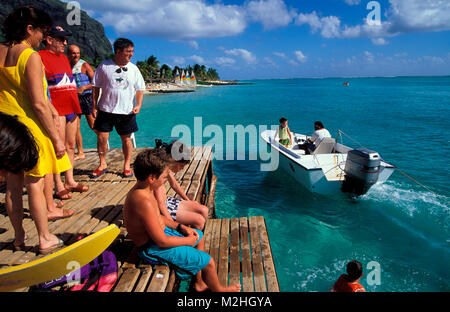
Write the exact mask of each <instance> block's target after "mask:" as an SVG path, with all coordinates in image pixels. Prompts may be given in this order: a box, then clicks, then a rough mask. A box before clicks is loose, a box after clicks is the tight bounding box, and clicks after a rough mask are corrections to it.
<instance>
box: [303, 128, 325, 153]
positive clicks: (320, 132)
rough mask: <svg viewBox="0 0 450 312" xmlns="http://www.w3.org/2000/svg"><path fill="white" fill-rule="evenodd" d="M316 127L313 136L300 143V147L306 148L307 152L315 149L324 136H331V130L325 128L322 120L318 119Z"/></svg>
mask: <svg viewBox="0 0 450 312" xmlns="http://www.w3.org/2000/svg"><path fill="white" fill-rule="evenodd" d="M314 129H315V130H316V131H314V133H313V134H312V135H311V137H310V138H309V139H307V140H306V142H305V143H303V144H302V145H299V148H300V149H302V150H304V151H305V153H306V154H310V153H311V152H313V151H315V150H316V148H317V146H319V144H320V142H322V140H323V139H324V138H331V134H330V132H329V131H328V130H327V129H325V127H324V126H323V123H322V122H321V121H316V122H315V123H314Z"/></svg>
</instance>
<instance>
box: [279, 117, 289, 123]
mask: <svg viewBox="0 0 450 312" xmlns="http://www.w3.org/2000/svg"><path fill="white" fill-rule="evenodd" d="M286 121H288V120H287V119H286V118H284V117H281V118H280V124H282V123H285V122H286Z"/></svg>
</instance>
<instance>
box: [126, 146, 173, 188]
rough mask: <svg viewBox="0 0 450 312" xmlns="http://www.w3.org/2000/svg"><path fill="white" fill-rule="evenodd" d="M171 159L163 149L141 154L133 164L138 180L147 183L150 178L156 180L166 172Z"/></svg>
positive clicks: (149, 150)
mask: <svg viewBox="0 0 450 312" xmlns="http://www.w3.org/2000/svg"><path fill="white" fill-rule="evenodd" d="M169 161H170V158H169V157H168V155H167V154H166V152H165V151H164V150H162V149H148V150H145V151H143V152H140V153H139V154H138V155H137V156H136V159H135V161H134V163H133V170H134V175H135V176H136V179H138V180H139V181H141V182H142V181H145V179H147V178H148V177H149V176H154V177H155V178H156V179H158V178H159V176H160V175H161V174H162V173H163V172H164V170H165V169H166V167H167V165H168V164H169Z"/></svg>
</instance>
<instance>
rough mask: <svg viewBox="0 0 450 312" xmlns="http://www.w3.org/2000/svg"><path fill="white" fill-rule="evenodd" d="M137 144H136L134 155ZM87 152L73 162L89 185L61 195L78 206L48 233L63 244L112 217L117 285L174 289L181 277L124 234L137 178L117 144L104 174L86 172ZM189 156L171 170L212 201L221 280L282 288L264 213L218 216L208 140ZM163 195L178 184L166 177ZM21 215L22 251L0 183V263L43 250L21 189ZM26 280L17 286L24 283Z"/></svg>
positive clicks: (211, 231)
mask: <svg viewBox="0 0 450 312" xmlns="http://www.w3.org/2000/svg"><path fill="white" fill-rule="evenodd" d="M142 150H143V149H142V148H138V149H135V151H134V155H133V158H134V157H135V155H136V154H137V153H139V152H140V151H142ZM85 154H86V156H87V157H86V159H83V160H78V161H77V162H76V163H75V170H74V175H75V179H76V181H78V182H82V183H84V184H85V185H87V186H89V191H87V192H85V193H72V199H70V200H66V201H64V202H65V204H64V208H68V209H73V210H75V214H74V215H73V216H71V217H70V218H67V219H62V220H57V221H53V222H49V229H50V231H51V232H52V233H54V234H56V235H59V236H61V238H62V239H63V240H64V241H65V242H66V245H70V244H72V243H74V242H75V241H76V240H77V239H78V237H79V236H80V235H83V234H85V235H89V234H92V233H95V232H97V231H99V230H101V229H103V228H105V227H106V226H108V225H109V224H116V225H117V226H118V227H119V228H120V230H121V234H120V235H119V237H118V238H117V239H116V241H115V242H114V243H113V244H112V245H111V246H110V250H112V251H113V252H114V253H115V255H116V257H117V260H118V265H119V275H118V281H117V283H116V285H115V286H114V288H113V291H115V292H171V291H177V289H178V285H179V281H178V278H177V276H176V274H175V272H174V271H173V270H172V269H171V268H169V267H167V266H165V265H148V264H142V263H141V262H140V261H139V259H138V256H137V254H136V251H135V246H134V244H133V242H132V241H131V240H130V239H129V238H128V237H127V231H126V229H125V227H124V224H123V216H122V208H123V203H124V201H125V198H126V195H127V193H128V191H129V190H130V189H131V188H132V187H133V185H134V183H135V178H134V177H132V178H122V176H121V173H122V162H123V156H122V151H121V149H112V150H110V151H109V152H108V154H107V162H108V170H109V172H108V173H107V174H104V175H103V176H101V177H99V178H98V179H91V178H90V174H91V173H92V171H93V170H94V169H96V168H97V165H98V157H97V153H96V151H95V150H86V151H85ZM192 156H193V157H192V158H191V159H192V160H191V162H190V163H189V164H188V165H186V166H185V168H184V169H183V170H182V171H180V172H178V173H177V174H176V176H175V177H176V179H177V181H178V182H179V183H180V185H181V187H182V188H183V189H184V190H185V192H186V194H187V195H188V197H189V198H190V199H192V200H196V201H198V202H200V203H202V204H204V205H206V206H208V207H209V210H210V211H209V219H208V221H207V223H206V226H205V230H204V232H205V238H204V239H205V249H206V252H208V253H210V254H211V256H212V257H213V259H214V260H215V262H216V266H217V269H218V274H219V278H220V281H221V282H222V283H224V284H229V283H231V284H233V283H237V282H240V283H241V284H242V285H243V291H246V292H253V291H264V292H265V291H269V292H276V291H279V285H278V279H277V276H276V271H275V266H274V262H273V257H272V252H271V248H270V242H269V237H268V234H267V228H266V224H265V221H264V218H263V217H249V218H240V219H237V218H236V219H215V191H216V182H217V177H216V176H215V175H214V173H213V167H212V149H211V147H194V148H193V149H192ZM166 188H167V189H168V192H167V195H169V196H175V195H176V194H175V192H174V190H173V189H171V188H170V187H169V185H168V183H167V185H166ZM23 199H24V208H25V215H24V221H23V225H24V228H25V230H26V233H27V240H26V241H25V245H26V249H25V250H24V251H13V246H12V242H13V240H14V231H13V229H12V226H11V224H10V222H9V218H8V216H7V213H6V210H5V205H4V203H5V187H2V188H0V267H5V266H12V265H20V264H23V263H27V262H30V261H33V260H36V259H38V258H40V257H41V255H39V254H38V246H37V245H38V237H37V232H36V228H35V226H34V223H33V221H32V220H31V216H30V213H29V211H28V198H27V195H26V191H25V190H24V196H23ZM28 290H29V288H24V289H18V290H17V291H28Z"/></svg>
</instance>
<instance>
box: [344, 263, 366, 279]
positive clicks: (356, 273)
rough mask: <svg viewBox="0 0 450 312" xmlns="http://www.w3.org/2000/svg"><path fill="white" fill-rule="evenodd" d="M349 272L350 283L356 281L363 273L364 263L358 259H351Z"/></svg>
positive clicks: (348, 265) (348, 266) (348, 264)
mask: <svg viewBox="0 0 450 312" xmlns="http://www.w3.org/2000/svg"><path fill="white" fill-rule="evenodd" d="M347 274H348V281H349V282H350V283H351V282H354V281H356V280H357V279H358V278H360V277H361V276H362V274H363V268H362V264H361V263H360V262H359V261H357V260H352V261H350V262H349V263H347Z"/></svg>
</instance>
